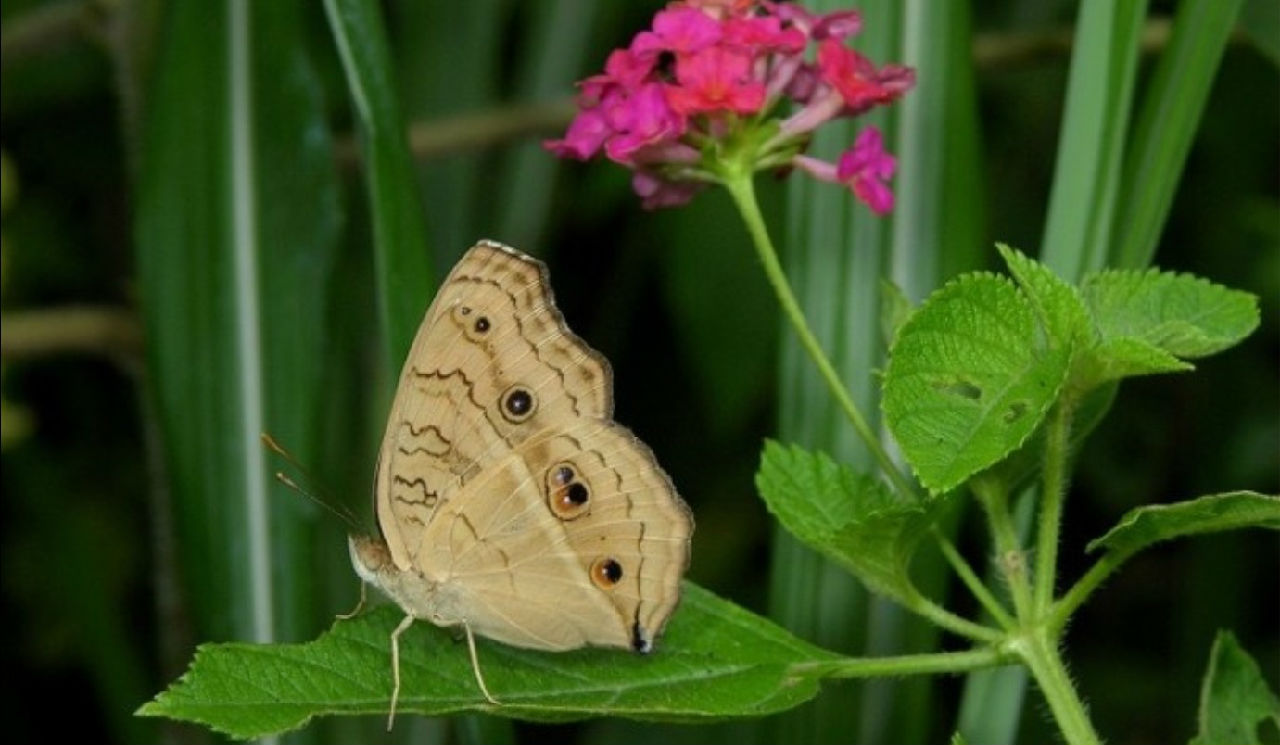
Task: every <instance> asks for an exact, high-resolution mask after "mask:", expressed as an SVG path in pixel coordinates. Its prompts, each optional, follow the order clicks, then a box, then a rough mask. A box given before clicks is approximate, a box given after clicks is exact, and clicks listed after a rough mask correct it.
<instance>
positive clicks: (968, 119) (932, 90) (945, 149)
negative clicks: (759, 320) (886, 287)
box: [863, 1, 985, 741]
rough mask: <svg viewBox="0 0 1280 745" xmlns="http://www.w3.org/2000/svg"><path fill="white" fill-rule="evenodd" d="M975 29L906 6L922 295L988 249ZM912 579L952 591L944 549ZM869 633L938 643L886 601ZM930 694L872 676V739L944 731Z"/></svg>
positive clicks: (902, 219) (908, 232)
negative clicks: (931, 714) (933, 721)
mask: <svg viewBox="0 0 1280 745" xmlns="http://www.w3.org/2000/svg"><path fill="white" fill-rule="evenodd" d="M970 26H971V22H970V17H969V8H968V5H967V4H966V3H945V4H941V5H939V4H936V3H930V2H921V1H915V2H909V3H907V4H906V5H905V10H904V16H903V28H902V45H903V46H902V54H901V59H902V61H903V62H904V63H905V64H908V65H911V66H913V67H915V68H916V72H917V78H916V80H917V83H916V87H915V89H914V90H912V92H911V93H910V94H908V95H907V96H906V97H905V98H904V99H903V102H902V105H901V107H900V112H899V114H900V115H899V119H898V138H897V142H898V145H897V148H896V150H897V152H898V154H899V156H900V160H899V164H900V171H899V175H898V178H897V179H896V183H895V189H896V191H897V192H898V193H899V195H900V199H899V201H898V204H897V206H896V207H895V214H894V221H893V227H892V230H893V234H892V237H891V240H892V245H893V252H892V262H893V268H892V277H893V280H894V281H895V282H896V283H897V284H898V286H899V287H901V288H902V289H903V290H904V292H906V294H907V296H908V297H909V298H911V299H912V300H916V301H918V300H920V299H922V298H923V297H925V296H926V295H928V294H929V293H930V292H932V291H933V290H934V289H935V288H937V287H939V286H941V285H942V283H943V282H945V281H946V280H947V279H949V278H950V277H952V276H955V275H956V274H958V273H960V272H962V271H965V270H969V269H974V268H977V267H978V266H979V265H980V264H981V263H982V257H983V255H984V249H983V245H982V244H983V234H984V221H985V217H984V212H983V200H982V186H983V181H982V177H981V173H982V171H981V167H980V163H981V158H980V153H979V148H978V118H977V101H976V92H975V88H974V71H973V54H972V45H973V42H972V34H971V29H970ZM877 315H878V314H877ZM878 322H879V321H877V323H878ZM958 514H959V513H958V511H953V512H952V513H951V514H950V515H949V516H948V517H947V519H946V520H944V524H943V525H941V526H940V527H941V529H942V530H943V531H944V532H945V533H946V534H948V535H951V534H953V533H954V523H955V519H956V517H957V516H958ZM912 576H913V578H914V579H915V582H916V584H917V586H918V587H919V588H920V590H921V591H922V592H924V593H925V595H926V596H928V597H933V598H942V597H945V596H946V594H947V593H946V587H947V584H948V583H949V581H950V577H951V573H950V570H949V568H948V566H947V564H946V562H945V561H944V559H943V557H942V556H941V555H940V554H936V553H925V554H924V555H922V556H919V557H917V560H916V561H915V562H914V563H913V565H912ZM870 631H871V634H870V636H869V639H868V650H867V651H868V653H870V654H873V655H879V654H899V653H903V652H907V651H911V652H925V651H929V650H934V649H936V648H937V647H938V644H939V632H938V629H937V628H936V627H935V626H933V625H932V624H930V623H927V622H925V621H923V620H921V619H918V618H915V617H912V616H910V615H908V614H906V613H905V612H904V611H903V610H902V609H901V608H899V607H897V606H896V605H892V604H890V603H888V602H886V601H883V600H880V599H876V601H875V603H874V604H873V613H872V624H871V627H870ZM932 693H933V682H932V681H931V680H929V679H927V678H918V679H915V680H910V681H874V682H872V683H871V684H870V685H868V693H867V700H866V701H864V716H865V717H866V720H865V721H864V725H863V732H864V734H865V736H866V737H867V738H868V739H870V740H884V739H886V738H887V739H894V740H898V741H927V740H929V739H933V738H936V737H938V736H940V735H941V734H943V733H938V732H930V731H929V729H928V727H929V720H928V719H927V718H924V717H920V716H919V714H918V712H920V711H927V710H929V709H930V708H931V705H932V704H931V699H932ZM887 704H892V707H891V708H890V707H889V706H888V705H887ZM876 712H889V714H888V715H887V716H886V715H883V714H882V715H880V716H881V717H882V719H883V722H882V724H880V725H879V727H878V728H876V727H875V724H874V720H873V718H874V717H875V716H876Z"/></svg>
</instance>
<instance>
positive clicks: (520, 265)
mask: <svg viewBox="0 0 1280 745" xmlns="http://www.w3.org/2000/svg"><path fill="white" fill-rule="evenodd" d="M612 406H613V392H612V376H611V372H610V370H609V364H608V362H607V361H606V360H605V359H604V358H603V357H602V356H601V355H600V354H599V353H597V352H596V351H595V350H593V349H591V348H590V347H588V346H587V345H586V344H585V343H584V342H583V341H582V340H581V339H579V338H578V337H576V336H574V335H573V333H572V332H570V331H569V330H568V328H566V326H565V324H564V319H563V317H562V316H561V314H560V312H559V310H557V309H556V306H555V302H554V299H553V298H552V295H551V290H550V287H549V284H548V282H547V278H546V267H545V266H544V265H543V264H542V263H541V262H539V261H537V260H536V259H533V258H530V257H528V256H525V255H524V254H521V253H519V252H517V251H515V250H513V249H510V248H507V247H505V246H501V245H498V244H494V243H487V242H484V243H480V244H478V245H476V246H474V247H473V248H471V249H470V250H469V251H468V252H467V253H466V255H465V256H463V258H462V259H461V260H460V261H459V262H458V264H457V265H456V266H455V267H454V269H453V271H452V272H451V273H450V274H449V276H448V277H447V278H446V279H445V281H444V282H443V283H442V284H441V286H440V290H439V292H438V293H437V295H436V298H435V300H434V301H433V302H432V304H431V307H430V308H429V309H428V310H427V313H426V317H425V319H424V320H423V322H422V326H421V327H420V328H419V329H418V333H417V336H416V337H415V338H414V341H413V347H412V349H411V350H410V352H409V356H408V358H407V359H406V360H405V364H404V368H403V370H402V371H401V373H400V382H399V386H398V387H397V391H396V397H395V400H394V401H393V402H392V405H391V413H390V415H389V416H388V418H387V429H386V432H385V434H384V435H383V440H382V448H381V451H380V453H379V457H378V470H377V476H376V478H375V483H374V501H375V511H376V513H377V518H378V525H379V528H380V529H381V531H382V534H383V538H384V539H385V540H386V542H387V548H388V550H389V553H390V556H391V559H392V561H393V562H394V564H395V565H396V566H397V567H398V568H400V569H402V570H404V569H408V568H410V567H411V566H414V565H418V564H420V563H421V562H420V561H418V560H417V557H418V555H419V553H420V552H421V551H422V550H423V537H424V533H425V531H424V528H425V527H426V525H427V524H428V523H429V522H431V520H432V519H433V516H434V515H435V513H436V512H437V511H438V510H439V509H440V508H442V507H443V506H444V505H445V504H446V503H448V502H449V501H450V500H452V499H454V498H455V497H456V496H457V495H459V493H460V490H461V489H462V488H463V487H464V486H465V485H466V484H467V483H468V482H469V481H470V480H471V479H473V478H475V477H476V475H477V474H479V473H481V472H482V471H483V470H484V469H486V468H488V467H490V466H491V465H493V464H494V463H496V462H497V461H499V460H500V459H502V458H503V457H504V456H506V455H508V454H509V453H510V452H511V451H512V449H513V448H515V447H517V446H518V445H519V444H520V443H521V442H523V441H524V440H525V439H527V438H528V437H529V436H530V435H531V434H533V433H536V432H539V431H541V430H544V429H546V428H548V427H551V426H553V424H554V423H557V422H565V421H572V420H574V419H578V418H600V419H608V418H609V417H610V416H611V415H612Z"/></svg>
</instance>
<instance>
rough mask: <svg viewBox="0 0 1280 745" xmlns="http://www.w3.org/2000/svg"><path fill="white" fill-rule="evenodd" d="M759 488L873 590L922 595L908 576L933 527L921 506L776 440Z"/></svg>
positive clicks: (784, 517) (800, 532) (790, 526)
mask: <svg viewBox="0 0 1280 745" xmlns="http://www.w3.org/2000/svg"><path fill="white" fill-rule="evenodd" d="M756 488H758V489H759V490H760V495H761V496H762V497H764V500H765V504H766V505H767V506H768V507H769V512H771V513H773V515H774V516H776V517H777V518H778V520H779V521H780V522H781V523H782V525H783V527H785V528H786V529H787V530H789V531H790V532H791V533H792V534H793V535H795V536H796V537H797V538H799V539H800V540H801V541H803V542H805V543H806V544H808V545H810V546H812V547H813V548H815V549H817V550H818V551H820V552H822V553H823V554H824V555H826V556H827V557H829V558H830V559H832V560H833V561H835V562H837V563H839V564H840V565H842V566H844V567H846V568H847V569H848V570H849V571H851V572H853V573H854V574H855V575H856V576H857V577H858V578H859V579H861V580H862V581H863V582H864V583H866V585H867V586H868V587H870V588H871V589H872V590H874V591H876V592H879V593H882V594H884V595H888V596H889V597H892V598H895V599H898V600H904V599H908V598H911V597H914V596H915V595H916V594H917V593H916V590H915V588H914V587H913V586H912V584H911V579H910V577H909V576H908V573H907V568H908V565H909V564H910V562H911V556H912V554H914V553H915V549H916V545H917V544H918V543H919V540H920V538H921V536H923V535H924V532H925V530H926V529H927V528H928V527H929V524H930V521H931V515H930V513H929V512H928V511H927V510H925V509H924V508H923V507H921V506H920V505H916V504H911V503H906V502H903V501H901V500H900V499H898V498H897V497H896V496H894V494H893V493H892V492H890V491H889V490H888V489H886V488H885V487H884V486H883V485H882V484H881V483H880V482H879V481H877V480H876V479H874V478H872V477H870V476H867V475H865V474H860V473H856V472H855V471H853V469H851V468H849V467H847V466H844V465H841V464H839V463H836V462H835V461H834V460H832V459H831V458H830V457H829V456H828V455H827V454H826V453H823V452H809V451H807V450H805V449H803V448H801V447H798V446H796V445H791V446H785V445H782V444H780V443H777V442H774V441H772V440H770V441H768V442H766V443H765V447H764V454H763V455H762V456H761V459H760V470H759V472H757V473H756Z"/></svg>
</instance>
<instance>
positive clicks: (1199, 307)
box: [1073, 269, 1258, 390]
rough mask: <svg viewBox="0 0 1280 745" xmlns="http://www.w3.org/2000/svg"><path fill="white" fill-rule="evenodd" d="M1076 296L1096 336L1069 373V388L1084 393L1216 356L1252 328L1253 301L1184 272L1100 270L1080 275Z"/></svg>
mask: <svg viewBox="0 0 1280 745" xmlns="http://www.w3.org/2000/svg"><path fill="white" fill-rule="evenodd" d="M1081 295H1082V296H1083V297H1084V301H1085V304H1086V305H1087V306H1088V308H1089V312H1090V314H1091V315H1092V316H1093V323H1094V325H1095V327H1096V329H1097V333H1098V340H1097V342H1096V343H1095V345H1094V347H1093V348H1092V349H1090V350H1089V351H1088V352H1087V353H1086V354H1085V355H1082V356H1081V358H1080V359H1079V360H1078V363H1077V369H1076V370H1074V371H1073V384H1074V385H1075V386H1076V387H1077V388H1081V389H1086V390H1087V389H1089V388H1092V387H1094V386H1097V385H1099V384H1101V383H1104V382H1107V381H1110V380H1119V379H1120V378H1124V377H1128V376H1132V375H1150V374H1154V373H1165V372H1180V371H1185V370H1191V369H1193V366H1192V365H1190V364H1188V363H1186V362H1183V361H1182V360H1181V359H1180V358H1191V359H1194V358H1197V357H1204V356H1207V355H1210V354H1214V353H1215V352H1219V351H1221V350H1223V349H1226V348H1228V347H1230V346H1232V345H1234V344H1236V343H1237V342H1239V341H1240V340H1241V339H1243V338H1244V337H1246V336H1248V335H1249V333H1250V332H1252V331H1253V329H1254V328H1256V327H1257V325H1258V300H1257V298H1256V297H1254V296H1253V295H1251V294H1249V293H1247V292H1241V291H1239V290H1231V289H1227V288H1225V287H1222V286H1220V285H1215V284H1213V283H1212V282H1209V281H1207V280H1204V279H1200V278H1198V277H1192V276H1189V275H1184V274H1171V273H1166V272H1160V271H1157V270H1154V269H1152V270H1147V271H1128V270H1119V271H1104V272H1099V273H1097V274H1092V275H1090V276H1088V277H1086V278H1085V280H1084V283H1083V284H1082V286H1081Z"/></svg>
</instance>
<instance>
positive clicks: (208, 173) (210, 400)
mask: <svg viewBox="0 0 1280 745" xmlns="http://www.w3.org/2000/svg"><path fill="white" fill-rule="evenodd" d="M300 11H301V7H300V4H299V3H296V2H294V3H274V4H269V5H256V4H248V3H240V2H239V1H238V0H236V1H235V2H230V3H227V4H225V5H222V6H204V7H201V8H199V9H190V8H186V7H183V8H177V7H175V8H172V9H170V16H169V17H168V29H169V33H168V34H166V35H165V41H164V42H163V43H164V44H165V45H166V46H165V47H164V48H163V49H162V51H161V55H162V60H163V62H162V63H161V64H160V66H159V67H158V70H159V73H158V77H157V78H156V81H155V88H154V89H153V91H152V94H151V100H152V106H151V108H150V118H149V119H148V120H147V122H146V136H145V137H143V138H141V139H140V142H142V144H143V152H142V167H141V171H140V180H139V184H138V193H139V198H138V210H137V214H138V223H137V234H138V265H139V273H140V278H141V287H142V296H143V298H142V299H143V303H142V305H143V316H144V318H145V321H146V324H147V330H148V340H149V347H148V352H149V361H150V363H151V365H150V368H149V369H150V372H151V379H150V383H151V385H152V386H153V394H154V396H155V398H156V401H157V402H158V404H159V405H158V406H157V411H158V414H159V418H160V427H161V431H162V436H163V440H164V442H163V447H164V450H165V456H166V459H167V461H168V469H167V470H168V473H169V475H170V479H171V483H172V493H173V498H174V500H175V502H176V513H177V517H178V526H179V535H180V539H179V541H178V545H179V546H180V547H181V550H182V555H181V557H180V558H181V564H182V566H183V568H184V571H185V573H186V579H187V583H186V590H187V592H188V593H189V595H190V598H191V601H192V603H193V605H194V606H195V608H196V613H195V616H196V619H197V624H198V626H199V636H200V637H202V638H210V637H214V638H238V639H246V640H248V639H252V640H256V641H266V640H270V639H272V638H274V637H276V636H278V635H280V634H283V635H285V636H288V637H294V638H296V637H298V636H300V635H302V634H303V633H305V631H306V630H307V629H309V628H311V624H309V623H307V622H306V621H307V619H309V618H311V617H313V615H314V614H315V612H316V610H315V603H314V602H313V601H312V596H311V594H310V589H309V583H299V582H294V581H291V580H288V579H286V580H284V583H285V586H287V587H288V588H290V589H289V592H287V593H286V594H284V595H279V594H278V593H277V589H278V587H277V585H278V577H288V576H289V574H290V572H293V571H301V572H302V574H303V576H306V568H305V567H306V564H307V556H308V552H307V545H306V541H305V533H306V530H307V526H306V521H305V520H304V519H303V516H302V515H301V514H299V513H298V511H297V500H296V499H293V498H292V497H288V498H279V497H277V498H272V497H271V495H270V491H269V489H268V483H269V482H268V478H269V476H268V472H267V470H266V469H267V463H266V462H265V458H264V456H263V451H262V448H261V445H260V443H259V441H258V438H259V435H260V433H261V432H263V431H264V430H266V429H271V430H273V431H275V432H276V433H277V435H279V436H282V437H284V438H286V441H288V442H290V444H291V446H292V447H293V448H295V449H296V450H297V452H298V455H299V456H300V457H302V458H304V459H306V458H307V457H308V454H307V453H308V445H309V438H310V436H311V432H312V425H311V417H312V415H313V414H312V409H313V404H314V397H315V396H316V394H317V391H318V379H317V378H316V376H315V371H316V370H318V369H319V368H320V365H319V362H320V356H321V354H322V345H321V341H322V338H323V336H322V333H323V332H322V329H321V328H320V327H319V325H318V324H317V323H315V322H314V320H315V319H316V318H317V317H319V316H320V315H322V313H321V309H322V308H323V306H324V302H325V293H324V290H323V288H324V285H325V284H326V283H327V282H328V271H329V263H328V258H327V257H328V256H329V254H330V252H331V251H332V246H333V241H334V237H335V234H336V230H337V222H336V215H337V214H338V212H337V209H336V180H335V175H334V173H333V167H332V157H331V144H330V143H329V142H328V141H327V138H326V137H324V136H323V135H321V136H319V137H316V136H314V135H315V132H316V131H321V132H323V131H324V127H323V117H322V112H321V106H320V96H319V90H318V86H317V84H316V79H315V75H314V72H313V70H312V69H311V67H310V62H309V60H308V59H307V57H306V55H305V50H304V47H303V45H302V43H301V34H300V32H301V28H302V20H303V19H302V17H301V12H300ZM282 71H287V72H288V74H287V75H282V74H281V72H282ZM317 214H318V215H319V217H317ZM266 246H270V247H271V249H270V250H267V249H266V248H265V247H266ZM268 371H269V372H268ZM273 566H274V567H287V568H289V570H288V571H285V572H281V573H280V574H279V575H277V574H276V573H275V572H274V571H273V569H272V567H273ZM281 619H284V624H281V623H280V620H281Z"/></svg>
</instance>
